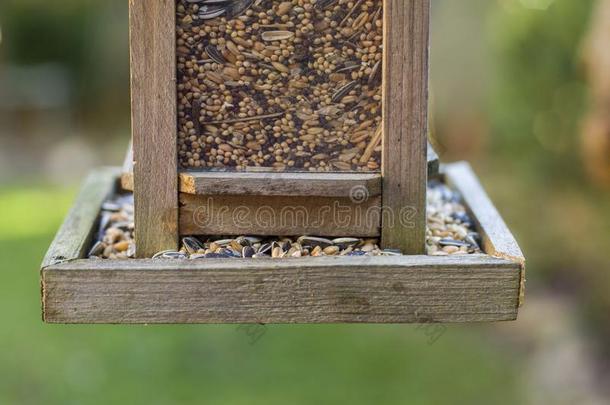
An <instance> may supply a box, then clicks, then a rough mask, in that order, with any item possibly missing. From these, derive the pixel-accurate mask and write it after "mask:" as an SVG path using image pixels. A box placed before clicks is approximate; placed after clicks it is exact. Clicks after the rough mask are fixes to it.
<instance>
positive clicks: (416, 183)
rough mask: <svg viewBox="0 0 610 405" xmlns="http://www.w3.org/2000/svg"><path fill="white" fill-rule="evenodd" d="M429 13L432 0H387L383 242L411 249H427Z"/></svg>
mask: <svg viewBox="0 0 610 405" xmlns="http://www.w3.org/2000/svg"><path fill="white" fill-rule="evenodd" d="M429 14H430V1H429V0H411V1H408V2H405V1H402V0H384V50H385V51H384V56H383V57H384V70H383V128H384V136H383V159H382V160H383V162H382V175H383V207H384V218H383V223H382V234H381V243H382V245H383V247H385V248H397V249H400V250H402V251H403V252H404V253H407V254H419V253H423V252H424V249H425V227H426V181H427V179H426V174H427V170H426V154H427V145H426V137H427V130H428V43H429V20H430V17H429ZM385 211H387V212H389V215H385ZM404 217H406V218H409V220H408V221H397V220H396V218H404ZM391 218H394V220H390V219H391Z"/></svg>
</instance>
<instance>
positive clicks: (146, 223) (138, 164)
mask: <svg viewBox="0 0 610 405" xmlns="http://www.w3.org/2000/svg"><path fill="white" fill-rule="evenodd" d="M175 8H176V2H175V0H155V1H146V0H130V1H129V26H130V56H131V112H132V122H131V125H132V139H133V152H134V184H133V186H134V198H135V222H136V228H137V230H138V231H137V232H136V234H135V238H136V244H137V255H138V257H150V256H151V255H153V254H154V253H155V252H158V251H160V250H163V249H175V248H177V246H178V162H177V139H176V136H177V135H176V133H177V131H176V126H177V111H176V52H175V46H176V45H175V42H176V40H175V36H176V34H175V29H176V24H175V19H176V11H175Z"/></svg>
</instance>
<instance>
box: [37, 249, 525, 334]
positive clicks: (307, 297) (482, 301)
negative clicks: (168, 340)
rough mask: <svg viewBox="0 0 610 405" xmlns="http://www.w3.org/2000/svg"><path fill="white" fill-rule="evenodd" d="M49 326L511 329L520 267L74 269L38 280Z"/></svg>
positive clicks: (468, 262) (318, 264)
mask: <svg viewBox="0 0 610 405" xmlns="http://www.w3.org/2000/svg"><path fill="white" fill-rule="evenodd" d="M43 289H44V295H43V302H44V319H45V321H46V322H52V323H341V322H367V323H410V322H419V323H424V322H472V321H501V320H513V319H515V318H516V316H517V298H518V291H519V267H518V265H516V264H515V263H513V262H510V261H507V260H503V259H496V258H491V257H488V256H483V255H476V256H462V257H428V256H404V257H377V258H357V257H352V258H339V257H326V258H307V259H288V260H273V259H269V260H264V259H263V260H260V261H259V260H247V259H246V260H241V259H237V260H207V261H206V260H199V261H165V260H155V261H152V260H129V261H109V260H104V261H90V260H79V261H75V262H70V263H64V264H61V265H58V266H51V267H49V268H47V269H45V270H44V271H43Z"/></svg>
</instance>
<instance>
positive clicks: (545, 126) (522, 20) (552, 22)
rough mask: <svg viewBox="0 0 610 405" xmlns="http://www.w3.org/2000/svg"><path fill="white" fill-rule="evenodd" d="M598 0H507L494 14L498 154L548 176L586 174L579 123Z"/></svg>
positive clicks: (492, 111) (493, 115) (493, 110)
mask: <svg viewBox="0 0 610 405" xmlns="http://www.w3.org/2000/svg"><path fill="white" fill-rule="evenodd" d="M592 3H593V1H592V0H579V1H573V0H555V1H552V0H548V1H537V2H536V1H523V0H503V1H499V7H496V8H494V9H492V13H491V17H490V19H489V21H488V29H487V31H488V33H489V38H490V49H491V50H492V53H493V58H492V63H493V66H492V71H493V72H494V75H495V77H494V82H493V86H492V90H491V93H490V97H489V101H490V105H489V117H490V118H489V119H490V122H491V130H492V134H493V136H492V138H491V140H492V146H493V148H494V149H493V154H494V155H500V156H505V157H509V158H512V159H516V160H518V161H519V163H520V165H521V166H522V168H523V169H526V170H524V171H525V172H527V173H529V175H530V176H529V177H531V176H536V175H537V173H539V174H540V175H541V176H543V178H542V179H540V180H541V181H553V180H559V181H564V180H565V179H566V178H570V177H573V178H575V179H581V178H582V177H581V176H582V168H581V165H580V164H579V153H578V150H579V129H580V128H579V125H580V118H581V115H582V112H583V110H584V108H586V105H587V103H586V98H587V88H586V83H585V78H584V76H583V72H582V71H581V69H580V66H579V65H580V45H581V41H582V36H583V34H584V33H585V31H586V28H587V23H588V21H589V16H590V13H591V5H592ZM528 4H529V5H531V7H529V8H528V7H526V6H524V5H528ZM536 6H539V7H538V8H537V7H536ZM545 6H548V7H545ZM558 172H560V173H561V176H554V177H549V176H548V175H549V174H551V173H555V174H556V173H558Z"/></svg>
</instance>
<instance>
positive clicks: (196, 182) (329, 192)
mask: <svg viewBox="0 0 610 405" xmlns="http://www.w3.org/2000/svg"><path fill="white" fill-rule="evenodd" d="M427 161H428V177H430V178H432V177H437V176H438V174H439V173H438V172H439V159H438V155H437V154H436V152H435V151H434V149H433V148H432V146H431V145H430V144H428V155H427ZM179 181H180V183H179V188H180V192H181V193H187V194H204V195H217V194H220V195H222V194H243V195H283V196H290V195H295V196H320V197H349V196H350V194H353V193H354V192H356V191H358V190H366V191H367V192H368V194H369V195H370V196H375V195H379V194H381V175H380V174H376V173H371V174H367V173H269V172H267V173H265V172H203V171H202V172H196V171H188V170H186V171H184V170H183V171H180V178H179ZM121 187H122V188H123V189H124V190H133V152H132V150H131V145H130V148H129V149H128V150H127V154H126V156H125V162H124V163H123V172H122V173H121Z"/></svg>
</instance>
